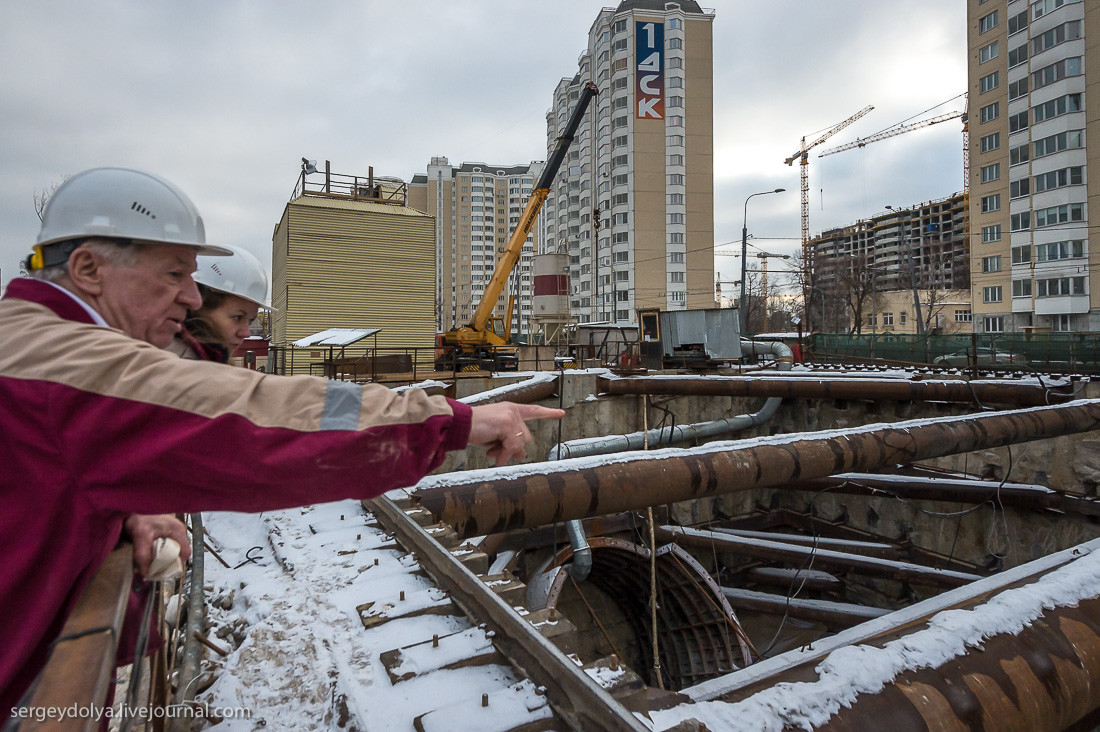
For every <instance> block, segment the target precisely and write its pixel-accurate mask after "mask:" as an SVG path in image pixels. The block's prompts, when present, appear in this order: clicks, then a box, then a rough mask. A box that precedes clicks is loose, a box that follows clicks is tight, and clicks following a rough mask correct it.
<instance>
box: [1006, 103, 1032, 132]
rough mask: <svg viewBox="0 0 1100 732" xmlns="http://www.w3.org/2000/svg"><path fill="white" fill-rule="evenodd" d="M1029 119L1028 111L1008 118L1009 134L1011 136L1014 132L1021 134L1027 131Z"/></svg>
mask: <svg viewBox="0 0 1100 732" xmlns="http://www.w3.org/2000/svg"><path fill="white" fill-rule="evenodd" d="M1027 118H1028V113H1027V110H1026V109H1025V110H1024V111H1023V112H1020V113H1018V114H1014V115H1012V116H1011V117H1009V118H1008V132H1009V134H1012V133H1013V132H1019V131H1020V130H1026V129H1027Z"/></svg>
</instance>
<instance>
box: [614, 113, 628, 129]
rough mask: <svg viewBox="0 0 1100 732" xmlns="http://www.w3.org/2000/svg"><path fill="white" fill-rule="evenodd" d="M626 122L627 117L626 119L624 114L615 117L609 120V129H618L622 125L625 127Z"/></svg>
mask: <svg viewBox="0 0 1100 732" xmlns="http://www.w3.org/2000/svg"><path fill="white" fill-rule="evenodd" d="M626 122H627V119H626V117H625V116H623V117H615V118H613V119H612V120H611V129H613V130H617V129H620V128H622V127H626Z"/></svg>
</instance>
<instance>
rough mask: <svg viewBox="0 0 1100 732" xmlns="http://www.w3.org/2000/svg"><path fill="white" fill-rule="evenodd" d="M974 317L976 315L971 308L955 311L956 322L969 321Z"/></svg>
mask: <svg viewBox="0 0 1100 732" xmlns="http://www.w3.org/2000/svg"><path fill="white" fill-rule="evenodd" d="M973 319H974V315H973V313H971V312H970V311H969V310H956V311H955V322H956V323H969V322H970V321H972V320H973Z"/></svg>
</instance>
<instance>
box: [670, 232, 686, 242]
mask: <svg viewBox="0 0 1100 732" xmlns="http://www.w3.org/2000/svg"><path fill="white" fill-rule="evenodd" d="M668 243H669V244H683V243H684V234H683V232H680V231H677V232H673V233H671V234H669V235H668Z"/></svg>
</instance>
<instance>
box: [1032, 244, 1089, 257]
mask: <svg viewBox="0 0 1100 732" xmlns="http://www.w3.org/2000/svg"><path fill="white" fill-rule="evenodd" d="M1035 255H1036V256H1035V259H1036V261H1038V262H1054V261H1057V260H1059V259H1079V258H1081V257H1084V256H1085V240H1084V239H1071V240H1067V241H1056V242H1051V243H1050V244H1036V245H1035Z"/></svg>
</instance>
